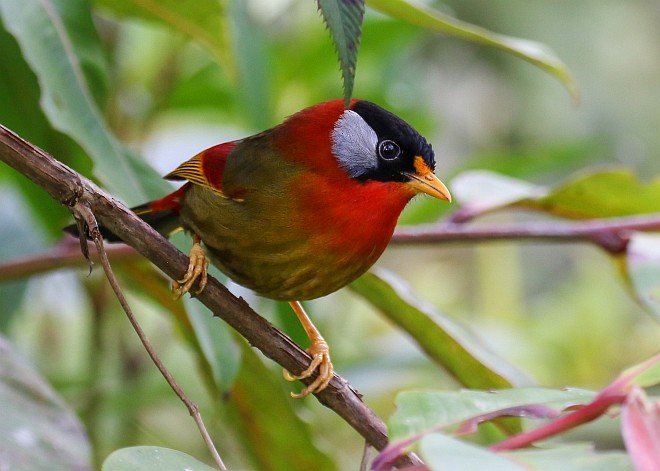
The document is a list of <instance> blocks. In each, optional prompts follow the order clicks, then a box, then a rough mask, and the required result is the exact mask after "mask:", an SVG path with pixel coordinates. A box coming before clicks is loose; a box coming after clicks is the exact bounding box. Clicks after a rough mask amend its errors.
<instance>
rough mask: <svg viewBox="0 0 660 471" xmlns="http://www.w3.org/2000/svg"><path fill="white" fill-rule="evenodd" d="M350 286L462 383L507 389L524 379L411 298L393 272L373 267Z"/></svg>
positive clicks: (429, 308) (447, 321)
mask: <svg viewBox="0 0 660 471" xmlns="http://www.w3.org/2000/svg"><path fill="white" fill-rule="evenodd" d="M350 286H351V289H352V290H353V291H355V292H357V293H358V294H359V295H360V296H362V297H363V298H365V299H366V300H367V301H369V302H370V303H371V304H373V305H374V306H375V307H377V308H378V309H380V311H381V312H382V313H383V314H385V315H386V316H387V318H388V319H390V320H391V321H392V322H394V323H395V324H396V325H397V326H399V327H401V328H402V329H403V330H405V331H406V332H408V334H410V335H411V336H412V338H413V339H414V340H415V342H417V344H418V345H419V346H420V347H421V348H422V350H424V352H426V354H427V355H428V356H429V358H431V359H432V360H433V361H435V362H436V363H438V364H439V365H440V366H442V367H443V368H445V369H446V370H447V371H448V372H449V373H450V374H451V375H452V376H454V378H456V380H457V381H459V382H460V383H461V384H463V385H464V386H467V387H471V388H479V389H489V388H508V387H510V386H511V384H512V380H513V379H515V381H516V382H524V381H525V379H524V378H523V377H522V375H521V374H520V373H519V372H517V371H515V370H514V369H513V367H511V366H510V365H508V364H505V362H504V361H503V360H499V359H496V357H495V355H494V354H493V353H492V352H488V351H487V350H486V349H485V348H483V347H482V346H481V345H480V343H479V342H478V341H477V340H476V339H474V338H471V336H470V335H469V334H468V332H466V331H465V330H464V329H463V328H462V327H460V326H459V325H458V324H457V323H456V322H455V321H452V320H450V319H449V318H447V317H445V316H443V315H441V314H440V313H438V312H437V311H435V310H434V309H433V308H432V307H431V306H429V305H426V304H422V303H420V302H419V301H418V300H415V299H413V297H412V296H411V294H410V292H409V289H408V288H407V287H406V286H404V285H403V283H402V282H401V281H400V280H398V279H397V278H396V277H395V276H394V275H392V274H390V273H386V272H384V271H382V270H377V271H376V270H374V271H372V272H370V273H367V274H365V275H363V276H362V277H360V278H359V279H358V280H356V281H354V282H353V283H352V284H351V285H350ZM508 378H511V380H510V379H508Z"/></svg>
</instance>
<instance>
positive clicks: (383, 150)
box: [378, 140, 401, 160]
mask: <svg viewBox="0 0 660 471" xmlns="http://www.w3.org/2000/svg"><path fill="white" fill-rule="evenodd" d="M378 154H379V155H380V156H381V158H383V159H385V160H394V159H396V158H397V157H398V156H399V154H401V148H400V147H399V145H398V144H397V143H396V142H394V141H389V140H385V141H382V142H381V143H380V144H378Z"/></svg>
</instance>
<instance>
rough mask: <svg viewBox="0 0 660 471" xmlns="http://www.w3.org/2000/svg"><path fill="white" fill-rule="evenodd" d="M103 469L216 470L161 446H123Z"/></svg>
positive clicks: (108, 470)
mask: <svg viewBox="0 0 660 471" xmlns="http://www.w3.org/2000/svg"><path fill="white" fill-rule="evenodd" d="M101 469H102V471H182V470H185V471H214V470H215V468H211V467H210V466H208V465H206V464H204V463H202V462H201V461H199V460H197V459H195V458H193V457H192V456H190V455H187V454H185V453H183V452H181V451H177V450H172V449H170V448H163V447H159V446H135V447H130V448H121V449H119V450H116V451H114V452H112V453H111V454H110V456H108V457H107V458H106V459H105V461H104V462H103V467H102V468H101Z"/></svg>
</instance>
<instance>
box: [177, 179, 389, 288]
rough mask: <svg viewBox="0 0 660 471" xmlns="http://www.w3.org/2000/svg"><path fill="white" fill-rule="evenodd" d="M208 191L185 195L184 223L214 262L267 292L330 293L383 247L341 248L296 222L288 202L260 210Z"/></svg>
mask: <svg viewBox="0 0 660 471" xmlns="http://www.w3.org/2000/svg"><path fill="white" fill-rule="evenodd" d="M209 193H210V192H207V191H204V192H201V191H197V192H195V193H190V195H187V196H186V204H185V205H182V211H181V220H182V221H183V223H184V227H186V229H188V230H190V231H192V232H194V233H196V234H197V235H199V236H200V237H201V239H202V241H203V242H204V244H205V246H206V248H207V251H208V254H209V256H210V259H211V262H212V263H213V264H214V265H215V266H217V267H218V268H219V269H220V270H221V271H222V272H223V273H225V274H226V275H227V276H229V277H230V278H231V279H232V280H233V281H235V282H236V283H238V284H240V285H242V286H245V287H246V288H250V289H252V290H254V291H255V292H256V293H258V294H259V295H261V296H264V297H268V298H271V299H277V300H283V301H290V300H307V299H314V298H318V297H321V296H325V295H327V294H330V293H332V292H334V291H336V290H338V289H339V288H341V287H343V286H345V285H346V284H348V283H350V282H351V281H353V280H355V279H356V278H358V277H359V276H360V275H362V274H363V273H364V272H365V271H366V270H367V269H368V268H369V267H370V266H371V265H372V264H373V262H374V261H375V260H376V259H377V258H378V256H380V254H381V253H382V251H383V249H384V246H383V247H382V248H381V247H365V248H358V247H354V246H353V247H351V250H342V251H341V252H340V251H337V250H336V249H334V248H332V244H326V243H323V242H322V241H319V240H318V239H314V238H312V237H310V236H309V234H308V233H307V232H305V231H304V230H301V228H300V226H297V225H295V224H292V221H291V217H290V214H291V211H290V209H291V208H287V207H286V203H285V202H280V204H279V205H271V206H270V207H268V208H267V210H266V211H261V208H262V207H263V205H255V207H256V208H258V209H257V210H255V209H254V208H253V207H251V205H250V204H246V203H243V202H237V201H233V200H231V199H225V198H220V197H218V196H217V195H213V194H209ZM190 196H192V197H190ZM365 252H367V253H368V254H369V256H366V257H365V256H364V253H365Z"/></svg>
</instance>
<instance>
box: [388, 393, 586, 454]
mask: <svg viewBox="0 0 660 471" xmlns="http://www.w3.org/2000/svg"><path fill="white" fill-rule="evenodd" d="M595 396H596V394H595V393H593V392H591V391H584V390H580V389H564V390H557V389H546V388H518V389H502V390H498V391H489V392H485V391H469V390H463V391H450V392H445V391H404V392H401V393H399V395H398V396H397V398H396V406H397V410H396V412H395V413H394V414H393V415H392V417H390V420H389V421H388V426H389V431H390V437H391V440H392V441H397V440H403V439H408V438H410V437H414V436H416V435H423V434H427V433H430V432H435V431H438V430H441V429H443V428H446V427H449V426H452V425H457V424H459V423H461V422H464V421H466V420H470V419H472V418H474V417H477V416H484V415H487V414H491V413H494V412H497V411H501V410H507V409H512V408H519V407H522V406H532V405H534V406H546V407H549V408H552V409H554V410H557V411H561V410H564V409H566V408H567V407H569V406H573V405H576V404H585V403H588V402H589V401H590V400H592V399H593V398H594V397H595Z"/></svg>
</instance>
